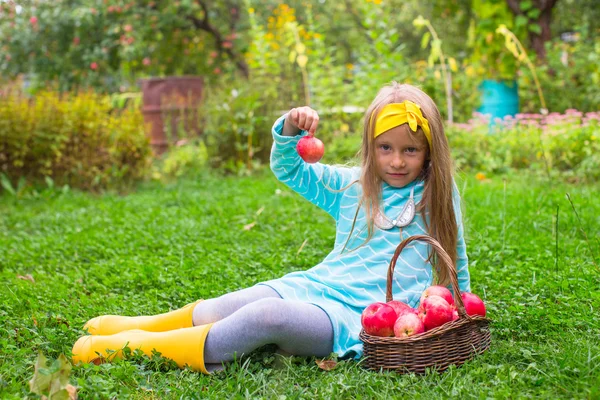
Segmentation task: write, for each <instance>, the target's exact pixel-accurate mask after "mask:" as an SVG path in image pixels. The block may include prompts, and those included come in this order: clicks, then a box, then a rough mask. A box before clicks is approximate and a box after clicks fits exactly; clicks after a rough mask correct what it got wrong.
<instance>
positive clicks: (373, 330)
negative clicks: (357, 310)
mask: <svg viewBox="0 0 600 400" xmlns="http://www.w3.org/2000/svg"><path fill="white" fill-rule="evenodd" d="M396 318H397V317H396V311H394V309H393V308H392V307H391V306H388V305H387V304H385V303H373V304H371V305H370V306H368V307H367V308H365V309H364V311H363V313H362V315H361V317H360V322H361V324H362V326H363V329H364V330H365V332H367V333H368V334H369V335H373V336H393V335H394V323H395V322H396Z"/></svg>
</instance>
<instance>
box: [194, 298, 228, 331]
mask: <svg viewBox="0 0 600 400" xmlns="http://www.w3.org/2000/svg"><path fill="white" fill-rule="evenodd" d="M216 300H217V299H209V300H204V301H201V302H200V303H198V304H197V305H196V307H195V308H194V311H193V313H192V321H193V323H194V326H198V325H204V324H211V323H213V322H217V321H220V320H221V319H223V317H222V316H221V315H220V313H219V312H218V309H219V307H218V303H217V302H216Z"/></svg>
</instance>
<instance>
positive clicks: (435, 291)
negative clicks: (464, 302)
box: [421, 285, 454, 305]
mask: <svg viewBox="0 0 600 400" xmlns="http://www.w3.org/2000/svg"><path fill="white" fill-rule="evenodd" d="M429 296H440V297H441V298H442V299H444V300H446V301H447V302H448V304H450V305H454V298H453V297H452V292H451V291H450V290H449V289H448V288H447V287H445V286H441V285H435V286H429V287H428V288H427V289H425V291H424V292H423V294H422V295H421V303H422V302H423V300H425V299H426V298H427V297H429Z"/></svg>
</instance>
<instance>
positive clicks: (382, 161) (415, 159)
mask: <svg viewBox="0 0 600 400" xmlns="http://www.w3.org/2000/svg"><path fill="white" fill-rule="evenodd" d="M421 136H422V135H421ZM421 139H422V141H421V140H419V139H418V138H416V137H415V136H414V134H413V133H411V132H410V128H409V127H408V125H407V124H404V125H400V126H397V127H395V128H392V129H390V130H389V131H387V132H384V133H382V134H381V135H379V136H377V138H375V162H376V164H377V173H378V174H379V176H380V177H381V179H382V180H383V181H384V182H386V183H387V184H388V185H390V186H392V187H396V188H401V187H404V186H406V185H408V184H409V183H411V182H412V181H414V180H415V179H417V177H418V176H419V175H420V174H421V171H422V170H423V165H424V164H425V160H426V159H427V154H428V151H427V150H428V145H427V141H426V139H425V138H421Z"/></svg>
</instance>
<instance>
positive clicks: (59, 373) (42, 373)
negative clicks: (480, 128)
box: [29, 352, 77, 400]
mask: <svg viewBox="0 0 600 400" xmlns="http://www.w3.org/2000/svg"><path fill="white" fill-rule="evenodd" d="M70 375H71V363H69V361H68V360H67V357H65V355H64V354H61V355H60V356H58V359H56V360H54V361H53V362H52V363H51V364H50V365H48V359H47V358H46V357H45V356H44V355H43V354H42V353H41V352H40V353H39V354H38V358H37V362H36V363H35V369H34V373H33V377H32V378H31V380H30V381H29V390H31V391H32V392H33V393H36V394H39V395H40V396H41V397H42V398H46V395H48V396H49V397H50V398H51V399H53V400H54V399H56V400H73V399H76V398H77V389H76V388H75V387H73V386H72V385H71V384H69V376H70Z"/></svg>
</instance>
